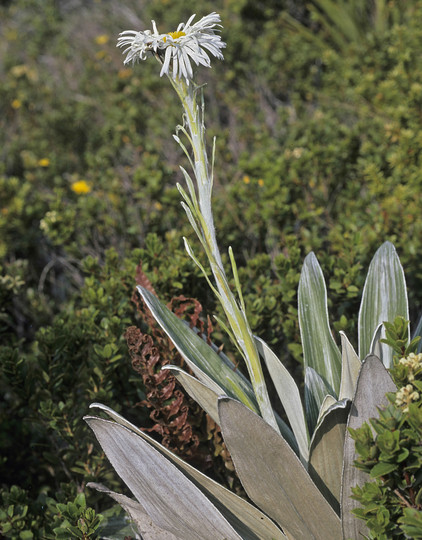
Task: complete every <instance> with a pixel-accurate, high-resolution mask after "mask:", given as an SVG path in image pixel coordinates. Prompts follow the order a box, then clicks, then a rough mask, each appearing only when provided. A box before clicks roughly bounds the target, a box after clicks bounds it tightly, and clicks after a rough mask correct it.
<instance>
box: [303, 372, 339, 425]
mask: <svg viewBox="0 0 422 540" xmlns="http://www.w3.org/2000/svg"><path fill="white" fill-rule="evenodd" d="M333 393H334V392H333V390H331V389H330V388H329V387H328V386H327V385H326V383H325V381H323V380H322V378H321V377H320V376H319V375H318V373H317V372H316V371H315V370H314V369H312V368H311V367H307V368H305V411H306V420H307V422H308V429H309V433H310V434H312V433H313V432H314V429H315V426H316V425H317V422H318V418H319V416H320V411H321V407H322V405H323V403H324V401H325V400H326V399H327V396H331V397H332V399H333V400H334V401H335V398H334V397H333V396H332V394H333Z"/></svg>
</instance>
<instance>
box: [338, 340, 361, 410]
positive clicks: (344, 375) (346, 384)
mask: <svg viewBox="0 0 422 540" xmlns="http://www.w3.org/2000/svg"><path fill="white" fill-rule="evenodd" d="M340 338H341V384H340V392H339V396H338V397H339V400H342V399H353V396H354V395H355V390H356V383H357V380H358V375H359V371H360V368H361V361H360V360H359V356H358V355H357V354H356V352H355V349H354V348H353V346H352V344H351V343H350V341H349V340H348V339H347V336H346V334H345V333H344V332H340Z"/></svg>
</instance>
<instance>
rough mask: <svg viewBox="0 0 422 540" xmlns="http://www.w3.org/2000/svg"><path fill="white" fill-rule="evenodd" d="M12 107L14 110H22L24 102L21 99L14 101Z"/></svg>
mask: <svg viewBox="0 0 422 540" xmlns="http://www.w3.org/2000/svg"><path fill="white" fill-rule="evenodd" d="M11 105H12V108H13V109H20V108H21V107H22V101H21V100H20V99H14V100H13V101H12V103H11Z"/></svg>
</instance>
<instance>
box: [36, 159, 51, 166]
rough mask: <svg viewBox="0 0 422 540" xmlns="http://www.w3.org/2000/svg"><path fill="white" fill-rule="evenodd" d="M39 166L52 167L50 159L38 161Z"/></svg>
mask: <svg viewBox="0 0 422 540" xmlns="http://www.w3.org/2000/svg"><path fill="white" fill-rule="evenodd" d="M38 165H39V166H40V167H49V166H50V160H49V159H48V158H41V159H39V160H38Z"/></svg>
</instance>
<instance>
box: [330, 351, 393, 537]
mask: <svg viewBox="0 0 422 540" xmlns="http://www.w3.org/2000/svg"><path fill="white" fill-rule="evenodd" d="M395 390H396V385H395V384H394V382H393V380H392V378H391V377H390V375H389V373H388V371H387V370H386V369H385V367H384V366H383V364H382V362H381V361H380V359H379V358H378V357H376V356H368V357H367V358H366V359H365V361H364V362H362V367H361V370H360V372H359V376H358V380H357V385H356V392H355V395H354V397H353V401H352V407H351V410H350V414H349V419H348V422H347V427H348V428H351V429H353V430H356V429H357V428H358V427H361V425H362V424H363V423H364V422H368V420H369V419H370V418H372V417H374V416H377V415H378V410H377V408H378V407H382V406H384V405H388V399H387V397H386V393H387V392H393V391H395ZM357 458H358V454H357V453H356V452H355V441H354V440H353V438H352V436H351V434H350V433H349V431H346V436H345V440H344V465H343V478H342V488H341V501H340V506H341V511H342V527H343V537H344V538H360V537H361V536H362V537H363V536H368V534H369V531H368V528H367V527H366V524H365V523H364V522H363V521H361V520H360V519H358V518H356V517H355V516H354V515H352V511H353V510H355V509H356V508H358V507H359V506H360V503H359V502H358V501H355V500H353V499H351V494H352V487H354V486H356V485H359V486H363V484H364V483H365V482H367V481H368V480H369V476H368V474H366V473H365V472H364V471H362V470H360V469H357V468H356V467H354V466H353V463H354V461H355V460H356V459H357Z"/></svg>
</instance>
